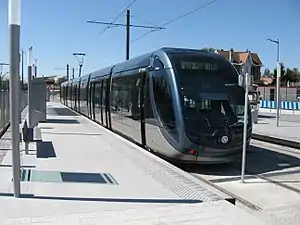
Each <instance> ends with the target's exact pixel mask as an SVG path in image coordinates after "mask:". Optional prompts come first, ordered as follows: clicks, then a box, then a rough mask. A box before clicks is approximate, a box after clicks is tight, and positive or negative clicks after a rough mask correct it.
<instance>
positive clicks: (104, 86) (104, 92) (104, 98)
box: [101, 79, 107, 109]
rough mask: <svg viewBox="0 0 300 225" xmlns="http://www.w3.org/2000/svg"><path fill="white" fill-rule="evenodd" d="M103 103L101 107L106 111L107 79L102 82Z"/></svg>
mask: <svg viewBox="0 0 300 225" xmlns="http://www.w3.org/2000/svg"><path fill="white" fill-rule="evenodd" d="M102 82H103V83H102V101H101V103H102V104H101V105H102V108H103V109H104V108H105V106H106V83H107V79H105V80H103V81H102Z"/></svg>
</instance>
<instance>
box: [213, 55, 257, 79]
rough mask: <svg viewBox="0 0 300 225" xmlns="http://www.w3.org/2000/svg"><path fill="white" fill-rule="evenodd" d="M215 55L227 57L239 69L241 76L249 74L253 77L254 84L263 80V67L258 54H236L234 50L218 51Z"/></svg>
mask: <svg viewBox="0 0 300 225" xmlns="http://www.w3.org/2000/svg"><path fill="white" fill-rule="evenodd" d="M215 53H217V54H219V55H221V56H223V57H225V58H226V59H227V60H229V61H230V62H231V63H232V64H233V65H234V66H235V68H236V69H237V71H238V73H239V74H245V73H248V74H250V75H252V76H253V79H254V82H256V83H258V82H259V80H260V78H261V71H260V70H261V67H262V66H263V64H262V62H261V60H260V58H259V56H258V54H257V53H254V52H250V51H249V50H246V51H244V52H235V51H234V50H233V49H230V50H229V51H225V50H224V49H221V50H216V51H215Z"/></svg>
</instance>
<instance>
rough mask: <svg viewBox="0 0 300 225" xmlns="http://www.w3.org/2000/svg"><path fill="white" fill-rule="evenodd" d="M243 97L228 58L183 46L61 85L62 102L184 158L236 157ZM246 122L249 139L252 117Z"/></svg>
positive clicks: (227, 159) (215, 160) (149, 146)
mask: <svg viewBox="0 0 300 225" xmlns="http://www.w3.org/2000/svg"><path fill="white" fill-rule="evenodd" d="M244 95H245V91H244V88H243V87H241V86H239V75H238V73H237V71H236V70H235V68H234V67H233V66H232V65H231V64H230V62H229V61H227V60H226V59H224V58H223V57H222V56H219V55H217V54H214V53H208V52H205V51H201V50H192V49H179V48H161V49H159V50H157V51H154V52H151V53H148V54H145V55H142V56H139V57H136V58H133V59H130V60H127V61H124V62H122V63H119V64H116V65H113V66H110V67H107V68H104V69H101V70H98V71H96V72H93V73H90V74H87V75H85V76H83V77H81V78H77V79H74V80H71V81H66V82H65V83H63V84H62V85H61V102H62V103H63V104H65V105H67V106H69V107H71V108H72V109H74V110H76V111H78V112H80V113H81V114H84V115H86V116H87V117H89V118H91V119H92V120H94V121H96V122H97V123H99V124H101V125H103V126H104V127H106V128H107V129H111V130H113V131H115V132H117V133H119V134H122V135H124V136H126V137H127V138H129V139H131V140H133V141H134V142H136V143H138V144H139V145H142V146H144V147H145V148H146V149H149V150H152V151H154V152H156V153H157V154H159V155H160V156H163V157H165V158H167V159H169V160H173V161H179V162H186V163H225V162H232V161H235V160H237V157H239V156H240V154H241V150H242V143H243V142H242V140H243V120H244V119H243V117H244V110H245V107H244V106H245V104H244ZM247 110H248V113H249V115H251V110H250V107H248V109H247ZM247 128H248V132H247V141H248V144H249V142H250V137H251V132H252V121H251V116H249V117H248V126H247Z"/></svg>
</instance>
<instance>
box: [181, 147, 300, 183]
mask: <svg viewBox="0 0 300 225" xmlns="http://www.w3.org/2000/svg"><path fill="white" fill-rule="evenodd" d="M180 167H181V168H182V169H184V170H186V171H188V172H192V173H198V174H205V175H215V176H236V177H230V178H218V180H219V181H220V182H221V180H222V181H229V180H235V179H236V180H238V179H240V175H241V161H240V160H239V161H237V162H234V163H227V164H219V165H181V166H180ZM297 167H300V159H299V158H297V157H294V156H291V155H287V154H282V153H279V152H275V151H271V150H267V149H265V148H262V147H257V146H250V147H249V150H248V151H247V156H246V174H247V173H250V174H264V173H269V174H264V177H272V176H279V175H289V174H297V173H300V169H296V170H294V171H285V170H286V169H289V168H297ZM273 171H274V172H273ZM275 171H276V172H275ZM270 172H272V173H270ZM252 178H254V177H253V176H251V175H247V178H246V179H252ZM215 181H217V179H215V180H214V182H215Z"/></svg>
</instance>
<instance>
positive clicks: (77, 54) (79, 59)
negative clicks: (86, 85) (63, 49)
mask: <svg viewBox="0 0 300 225" xmlns="http://www.w3.org/2000/svg"><path fill="white" fill-rule="evenodd" d="M73 55H74V56H75V58H76V59H77V62H78V64H79V73H78V77H80V76H81V71H82V66H83V63H84V56H85V55H86V54H85V53H82V52H75V53H73Z"/></svg>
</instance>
